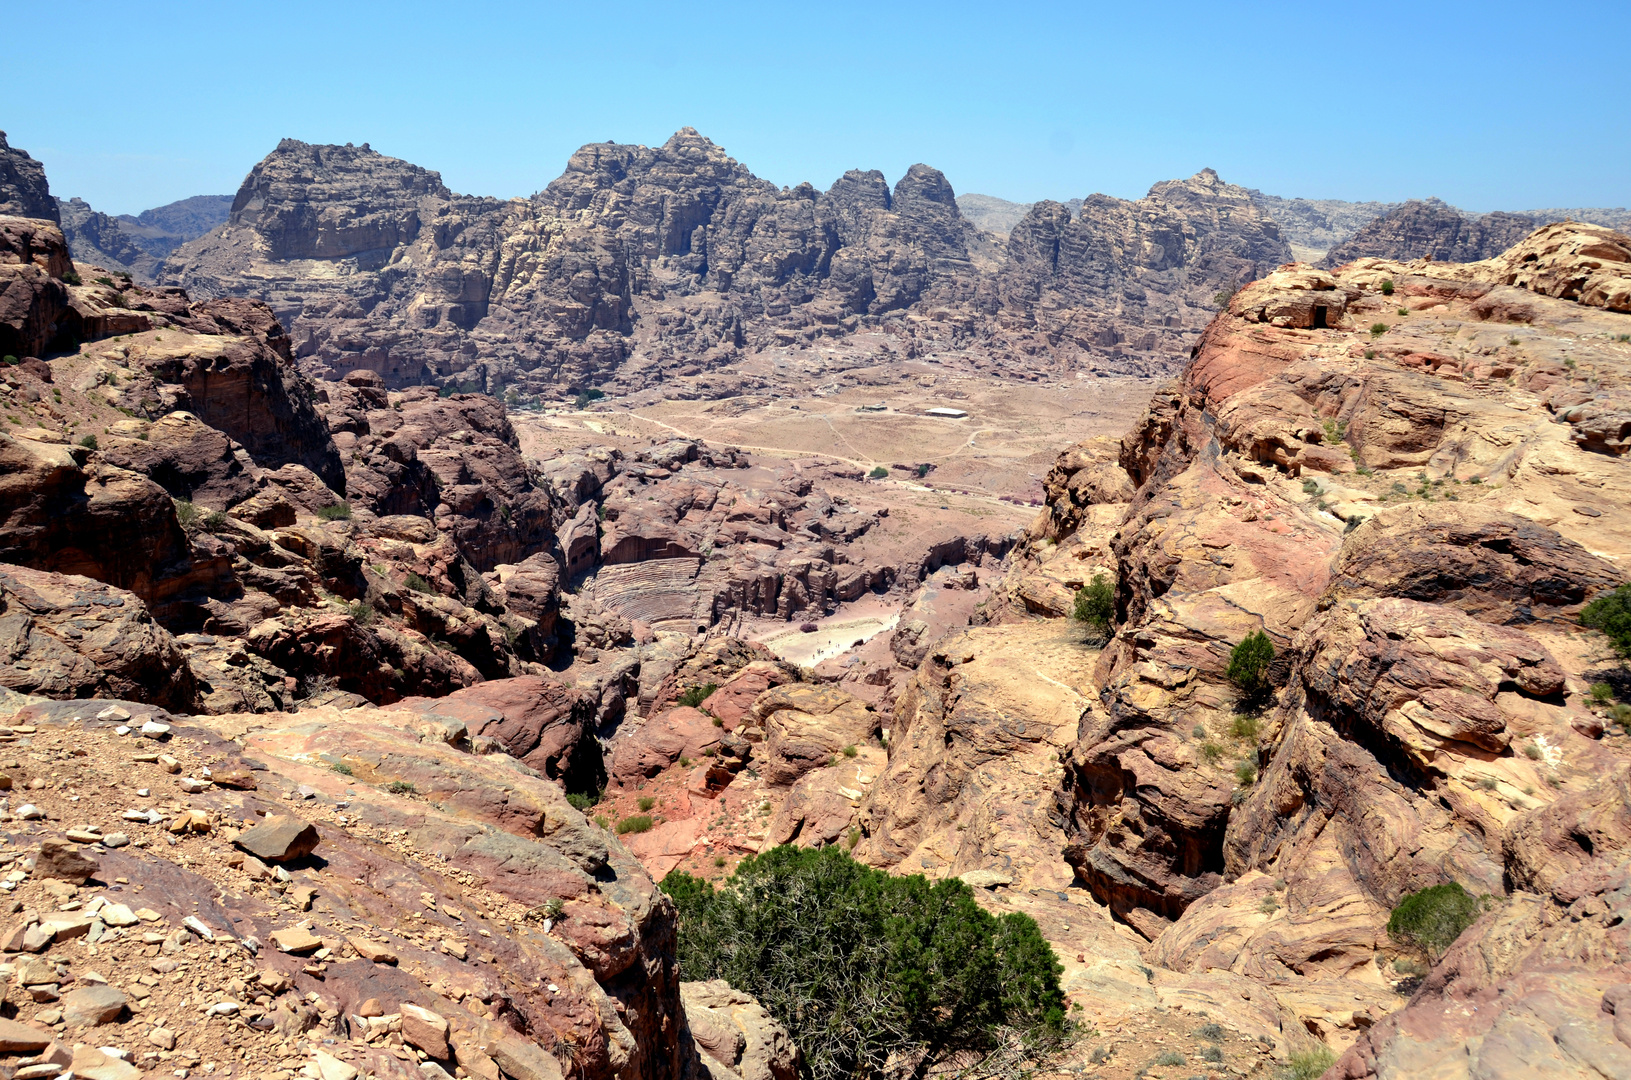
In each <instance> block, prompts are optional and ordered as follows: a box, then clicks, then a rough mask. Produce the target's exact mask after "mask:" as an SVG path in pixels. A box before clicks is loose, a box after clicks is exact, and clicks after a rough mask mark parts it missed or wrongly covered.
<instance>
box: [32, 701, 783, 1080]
mask: <svg viewBox="0 0 1631 1080" xmlns="http://www.w3.org/2000/svg"><path fill="white" fill-rule="evenodd" d="M11 713H15V715H10V714H11ZM8 721H9V723H10V724H11V725H13V727H12V728H8V731H11V730H21V731H22V732H25V733H28V734H29V735H30V736H31V743H32V745H33V746H34V747H35V749H36V750H37V751H49V752H51V753H52V754H53V762H52V766H51V767H47V766H45V765H43V764H37V763H35V762H34V761H32V760H30V763H29V765H28V766H27V767H25V768H22V769H13V770H11V774H12V776H13V777H14V778H15V781H16V783H17V784H18V785H20V786H29V787H34V788H38V789H39V790H36V791H34V792H32V793H31V797H32V798H33V800H34V802H33V805H32V807H31V809H30V811H29V812H28V813H27V814H25V815H23V819H18V818H14V817H12V815H9V814H8V815H7V816H8V819H9V820H8V821H7V823H6V824H5V832H6V836H7V839H8V841H10V843H11V845H13V846H15V847H16V848H18V849H23V850H37V851H39V852H40V853H41V857H40V858H39V859H38V860H35V859H32V858H31V859H30V860H29V862H28V865H29V867H30V871H32V872H30V871H19V872H15V873H14V874H13V888H14V890H15V891H14V893H13V897H14V898H15V899H17V900H20V901H23V903H21V904H20V905H19V909H20V910H19V913H17V914H16V916H15V918H14V920H13V923H12V925H11V927H10V928H9V930H8V934H7V937H6V939H5V943H4V944H5V947H6V949H7V950H8V952H9V953H10V960H11V962H12V963H14V964H16V965H17V966H18V967H19V969H20V972H21V974H20V978H19V987H20V989H19V990H18V991H15V992H14V994H15V995H16V996H17V997H20V999H21V1002H22V1004H21V1005H20V1006H16V1012H17V1016H16V1020H15V1021H7V1022H8V1023H14V1024H15V1026H17V1027H18V1028H20V1029H21V1030H22V1031H23V1032H25V1033H26V1032H34V1031H40V1032H41V1035H42V1037H43V1041H41V1042H40V1043H38V1044H37V1045H36V1046H34V1047H33V1049H32V1051H30V1050H28V1048H26V1047H25V1048H23V1051H22V1052H35V1053H37V1052H39V1051H40V1050H42V1049H44V1048H45V1047H46V1046H47V1044H48V1043H51V1040H52V1039H53V1038H54V1037H57V1033H58V1032H64V1036H63V1037H64V1038H66V1037H68V1034H67V1033H68V1032H72V1033H75V1034H84V1035H85V1036H86V1037H93V1038H94V1041H95V1043H96V1044H97V1045H100V1046H105V1047H116V1048H118V1049H119V1051H120V1053H122V1054H124V1055H125V1056H127V1057H128V1058H129V1059H130V1064H127V1065H126V1068H128V1069H130V1073H129V1074H125V1073H115V1072H108V1073H107V1075H136V1074H137V1070H138V1069H150V1068H157V1067H159V1066H160V1065H161V1063H162V1064H163V1065H164V1066H165V1067H177V1068H182V1067H190V1066H189V1065H187V1064H186V1063H189V1062H191V1063H201V1062H202V1060H203V1057H204V1056H206V1055H209V1056H218V1054H219V1047H220V1040H221V1039H222V1038H223V1037H224V1036H223V1034H222V1031H221V1030H218V1029H224V1028H226V1027H227V1026H228V1025H232V1027H233V1032H234V1034H233V1035H232V1039H233V1042H234V1044H235V1047H236V1052H237V1054H238V1055H240V1056H239V1058H238V1060H241V1061H253V1062H255V1063H257V1065H256V1067H263V1068H266V1069H268V1070H271V1069H275V1068H280V1067H287V1068H289V1069H292V1070H294V1071H296V1072H298V1071H299V1070H300V1069H301V1068H302V1065H303V1064H307V1065H310V1066H311V1067H312V1070H313V1071H314V1072H317V1073H318V1074H319V1075H333V1076H338V1075H347V1076H350V1075H355V1074H356V1073H358V1072H363V1071H366V1072H367V1073H369V1074H371V1075H374V1076H385V1077H398V1078H402V1080H408V1078H411V1077H420V1076H422V1075H423V1072H422V1069H423V1070H428V1069H430V1068H432V1066H421V1061H422V1060H426V1059H428V1060H429V1061H430V1062H433V1063H435V1065H434V1068H435V1069H437V1070H438V1072H440V1071H442V1070H445V1071H446V1072H447V1073H449V1074H450V1073H451V1072H452V1071H453V1070H454V1069H455V1068H457V1069H459V1070H461V1071H464V1072H466V1073H467V1074H468V1075H472V1076H483V1077H488V1078H490V1080H497V1078H498V1077H500V1076H504V1077H508V1078H509V1080H556V1078H560V1077H564V1076H572V1077H584V1078H594V1080H610V1078H611V1077H613V1076H619V1077H636V1078H641V1080H658V1078H661V1077H675V1076H679V1075H682V1074H683V1073H684V1072H685V1070H686V1069H687V1067H688V1062H690V1061H692V1060H694V1056H693V1055H694V1054H695V1052H696V1051H695V1049H694V1044H693V1041H692V1039H691V1037H690V1036H689V1035H688V1034H687V1026H688V1017H687V1013H686V1011H685V1006H684V1005H683V1004H682V1000H681V993H680V984H679V977H678V972H677V970H676V965H675V961H674V913H673V907H672V905H671V904H669V903H668V902H667V900H666V899H664V898H663V896H662V895H661V893H660V892H658V890H657V888H656V886H655V885H654V884H653V883H652V881H651V878H650V877H649V876H648V875H647V874H646V873H645V871H644V870H643V869H642V868H641V866H640V864H639V863H638V862H637V861H635V860H634V859H633V858H632V857H631V856H630V854H629V853H628V851H627V850H626V849H624V847H623V846H622V844H620V843H619V842H618V840H617V839H616V837H615V836H614V835H612V834H611V833H610V832H607V831H603V830H601V829H599V828H597V827H595V826H594V825H593V824H591V823H589V822H588V821H586V820H585V819H584V817H583V816H582V815H581V814H579V813H578V812H577V811H576V810H575V809H573V807H572V806H571V805H570V804H569V802H568V801H567V799H566V796H565V794H564V792H562V790H561V789H560V787H558V786H557V785H556V784H555V783H554V782H551V781H550V780H547V779H545V778H543V777H541V776H540V775H539V774H537V773H536V772H534V771H533V770H531V769H529V768H527V767H526V766H524V765H522V764H521V763H520V762H519V761H517V760H515V759H514V758H512V757H509V756H508V755H506V754H503V753H496V754H492V753H490V754H484V755H483V754H475V753H472V752H471V750H472V746H471V740H470V738H469V737H468V733H467V730H466V729H465V727H464V726H463V725H462V724H460V723H459V722H458V721H457V720H456V719H451V718H447V717H441V716H436V715H427V714H423V713H420V712H417V711H413V710H375V709H371V708H361V709H349V710H345V711H340V710H338V709H334V708H328V709H314V710H310V711H306V712H302V713H301V714H299V715H298V716H289V715H285V714H267V715H262V716H258V717H249V716H236V717H218V718H211V719H208V720H195V719H191V718H187V717H183V716H175V715H172V714H170V713H167V712H164V711H163V710H154V709H152V708H151V707H146V708H144V707H142V706H140V705H138V704H135V703H132V702H119V701H116V700H115V701H100V702H96V703H94V704H93V703H89V702H61V703H58V702H41V701H36V702H35V703H34V704H29V705H27V706H26V707H24V708H22V709H21V711H18V709H17V703H15V702H14V703H13V704H12V705H11V706H10V707H9V710H8ZM143 725H146V726H145V727H144V726H143ZM131 726H135V727H137V728H139V729H142V730H143V731H144V733H145V734H147V736H148V738H143V739H133V738H131V737H124V738H121V737H120V735H119V734H118V733H117V732H118V731H124V730H127V729H128V728H129V727H131ZM148 739H157V740H159V741H158V742H151V741H148ZM148 749H150V750H151V751H153V752H147V750H148ZM70 751H71V753H70ZM58 752H60V760H56V758H57V756H58ZM42 756H43V755H42ZM48 768H51V769H54V771H56V772H57V773H58V774H59V775H67V774H71V780H70V784H71V785H73V786H74V787H76V788H77V790H79V791H85V792H89V791H96V792H99V793H101V796H100V797H99V798H96V799H86V800H84V801H75V800H73V799H71V798H70V797H69V796H68V795H67V793H66V790H64V791H63V792H60V793H59V792H58V790H57V789H56V787H55V785H54V784H53V785H52V786H51V788H50V789H49V790H46V789H45V788H44V787H42V785H40V784H36V783H34V782H33V781H35V779H36V778H37V777H41V776H42V775H44V774H46V773H47V771H48ZM64 770H67V773H64ZM127 807H128V808H130V809H129V810H128V811H127V810H126V808H127ZM65 836H66V837H67V838H68V839H64V837H65ZM290 844H294V846H293V847H290V846H289V845H290ZM53 845H57V847H53ZM58 847H60V848H62V849H64V850H63V851H62V856H63V857H67V858H73V859H77V860H79V861H80V862H81V863H84V864H85V865H86V867H87V869H86V870H85V871H82V872H80V873H78V874H77V875H68V874H64V875H62V876H69V877H70V880H68V881H64V880H60V877H59V878H58V879H55V880H53V879H50V877H49V875H50V874H51V873H52V869H51V868H52V867H54V866H56V865H57V864H58V863H61V862H62V858H58V859H57V862H56V863H50V864H49V865H48V860H47V859H46V858H45V853H46V851H47V850H48V849H49V850H51V851H56V850H57V848H58ZM302 851H305V852H309V854H301V852H302ZM75 878H77V880H75ZM116 880H117V884H114V882H115V881H116ZM69 897H73V898H77V899H78V901H79V903H78V904H77V905H75V907H76V909H77V910H75V911H74V912H73V913H72V914H71V917H69V918H64V917H63V916H61V915H59V914H57V913H56V909H57V908H58V906H59V905H60V904H62V903H64V902H66V899H67V898H69ZM132 897H133V899H127V898H132ZM133 908H134V909H135V910H134V911H133V910H132V909H133ZM42 912H43V913H44V914H41V913H42ZM140 933H147V934H149V935H152V936H154V937H155V939H157V940H158V941H159V942H160V944H158V945H155V946H153V947H151V949H150V951H151V952H152V953H153V954H154V955H153V956H152V957H151V958H149V957H146V956H141V955H139V951H140V950H142V949H143V948H144V946H141V945H140V944H139V943H137V944H136V945H135V950H136V951H135V952H133V951H131V949H130V943H131V942H133V940H134V939H135V937H136V935H138V934H140ZM87 939H88V941H89V942H90V943H93V947H94V948H95V949H96V950H97V951H96V954H95V959H94V967H95V968H96V971H95V972H94V973H93V972H92V971H91V970H90V969H91V966H92V964H93V961H90V960H87V959H85V957H86V954H85V953H84V952H83V948H84V946H85V944H86V943H87ZM25 948H26V949H27V950H29V951H24V950H25ZM31 953H37V954H38V955H37V956H36V955H31ZM211 954H213V956H211ZM206 960H207V963H206V962H205V961H206ZM182 965H186V966H187V968H188V970H189V971H192V972H193V973H194V974H193V977H191V978H189V981H188V983H187V985H186V986H182V985H180V984H178V983H175V982H173V981H171V980H169V979H165V978H155V977H153V976H154V972H158V973H160V974H161V975H162V974H163V973H166V972H169V971H171V970H178V969H179V968H180V967H181V966H182ZM36 968H38V969H39V970H38V972H36V970H35V969H36ZM23 969H26V970H23ZM59 972H61V973H62V974H59ZM43 978H49V979H50V980H51V981H50V983H49V985H50V986H51V988H52V989H51V990H50V991H49V992H48V991H46V990H45V989H44V987H45V986H46V985H48V984H47V983H45V982H42V981H41V979H43ZM65 982H66V983H68V984H69V985H67V986H61V998H62V999H61V1001H60V1002H59V1001H58V1000H57V999H58V996H59V995H58V993H57V988H58V986H59V985H60V984H62V983H65ZM70 987H78V988H76V989H73V990H72V992H71V993H70V992H69V991H70ZM184 998H185V999H186V1000H187V1004H186V1005H183V1004H182V1000H183V999H184ZM14 1005H16V998H14ZM182 1015H187V1016H191V1017H193V1019H192V1020H191V1021H189V1022H188V1023H185V1024H182V1023H179V1022H172V1023H170V1024H168V1025H165V1024H161V1023H158V1022H156V1021H159V1020H160V1019H161V1018H178V1017H180V1016H182ZM64 1023H65V1024H66V1025H67V1026H68V1027H67V1029H66V1031H65V1029H64V1028H63V1027H61V1026H60V1025H61V1024H64ZM739 1023H740V1024H741V1025H742V1026H741V1028H740V1029H739V1030H742V1031H744V1037H743V1038H742V1039H741V1041H740V1043H739V1044H736V1045H735V1047H734V1048H735V1050H736V1053H735V1054H734V1055H733V1054H732V1053H731V1051H732V1048H733V1047H732V1044H730V1043H729V1041H728V1040H720V1039H713V1041H711V1042H709V1043H704V1044H703V1048H704V1050H705V1051H706V1052H707V1053H709V1054H710V1056H713V1057H714V1059H715V1061H717V1062H719V1063H720V1064H721V1065H722V1066H728V1067H730V1068H732V1069H734V1070H736V1072H735V1073H734V1074H733V1075H737V1076H742V1077H745V1076H747V1075H749V1073H750V1072H751V1071H752V1070H753V1069H755V1068H761V1067H762V1068H763V1069H765V1070H766V1075H767V1076H769V1077H774V1078H777V1080H785V1078H786V1077H787V1076H788V1075H789V1074H788V1073H787V1066H788V1065H789V1064H790V1061H791V1047H790V1046H789V1045H788V1044H787V1041H786V1037H785V1033H783V1034H781V1036H780V1037H779V1038H778V1037H777V1030H778V1029H776V1027H775V1025H774V1023H773V1022H772V1021H770V1020H769V1019H768V1017H765V1016H764V1015H763V1011H762V1010H759V1009H758V1008H757V1006H756V1005H755V1004H754V1003H753V1002H752V1001H751V999H743V998H741V996H740V995H733V994H731V992H729V990H728V989H727V988H719V987H707V988H704V990H703V994H702V998H701V999H699V1001H698V1003H697V1006H696V1013H695V1015H694V1016H693V1017H690V1018H689V1025H691V1026H694V1027H695V1028H696V1029H697V1030H698V1031H699V1032H702V1033H705V1035H706V1036H707V1037H709V1038H712V1037H714V1036H718V1035H722V1034H724V1033H725V1032H726V1030H727V1029H729V1028H733V1027H736V1026H737V1025H738V1024H739ZM53 1024H58V1025H59V1026H58V1027H57V1028H56V1029H53V1028H52V1025H53ZM30 1025H33V1026H30ZM92 1031H94V1036H91V1035H90V1032H92ZM308 1034H309V1035H311V1036H313V1038H312V1039H311V1040H310V1041H308V1040H307V1039H306V1038H304V1036H307V1035H308ZM750 1036H751V1037H762V1038H757V1039H756V1041H755V1039H751V1038H750ZM3 1052H6V1053H9V1054H11V1055H13V1056H17V1055H18V1054H19V1050H18V1048H17V1046H16V1039H15V1038H13V1039H12V1040H11V1041H10V1042H9V1043H8V1044H7V1045H6V1047H5V1050H4V1051H3ZM421 1054H422V1055H423V1057H421V1056H420V1055H421ZM109 1060H110V1061H112V1060H115V1059H114V1058H112V1057H110V1058H109ZM75 1062H76V1065H75V1071H76V1072H77V1071H79V1068H80V1063H79V1058H78V1057H76V1058H75ZM104 1068H108V1069H111V1068H112V1067H111V1066H106V1067H104ZM90 1075H97V1074H96V1073H91V1074H90ZM753 1075H755V1076H757V1075H758V1073H753Z"/></svg>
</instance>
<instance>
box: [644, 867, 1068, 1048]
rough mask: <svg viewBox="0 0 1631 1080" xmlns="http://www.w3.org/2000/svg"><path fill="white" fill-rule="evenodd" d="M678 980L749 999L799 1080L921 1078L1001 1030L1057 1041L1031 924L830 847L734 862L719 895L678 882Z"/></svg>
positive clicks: (1052, 985)
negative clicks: (777, 1032)
mask: <svg viewBox="0 0 1631 1080" xmlns="http://www.w3.org/2000/svg"><path fill="white" fill-rule="evenodd" d="M662 888H663V890H664V891H665V892H666V893H668V894H669V896H670V897H672V898H673V900H674V905H675V907H676V909H677V910H678V913H679V942H678V949H677V952H678V957H679V967H680V977H681V978H683V979H688V980H696V979H725V980H726V981H728V982H729V983H730V984H731V985H732V986H733V987H736V988H737V989H739V990H741V991H742V992H744V993H747V994H752V995H753V996H754V997H755V998H757V999H758V1000H759V1002H760V1004H762V1005H763V1006H764V1007H765V1009H767V1010H768V1011H769V1012H770V1014H771V1015H772V1016H774V1017H775V1018H776V1019H777V1020H779V1021H780V1022H781V1023H782V1024H783V1025H784V1026H785V1027H786V1028H787V1029H788V1032H789V1034H791V1035H792V1037H793V1041H794V1043H795V1044H796V1045H797V1046H798V1047H799V1049H800V1050H801V1051H802V1053H803V1057H804V1062H803V1074H804V1076H805V1077H806V1078H807V1080H852V1078H862V1077H878V1076H881V1075H883V1074H884V1072H885V1064H886V1063H893V1062H898V1061H903V1060H905V1061H911V1060H914V1059H916V1060H918V1061H919V1062H920V1064H919V1066H918V1067H919V1069H920V1071H921V1072H924V1073H927V1072H929V1071H931V1069H932V1067H933V1066H934V1065H936V1064H939V1063H942V1062H944V1061H945V1060H946V1059H948V1058H951V1057H953V1056H954V1055H958V1054H960V1053H962V1052H964V1051H968V1050H980V1049H986V1048H989V1047H992V1046H994V1045H995V1044H996V1042H997V1040H998V1039H999V1038H1000V1037H1001V1029H1003V1028H1019V1029H1024V1030H1029V1031H1036V1032H1045V1031H1051V1032H1058V1031H1060V1030H1061V1029H1062V1028H1063V1024H1064V998H1063V995H1062V994H1061V993H1060V990H1059V974H1060V971H1061V968H1060V966H1059V963H1058V961H1057V960H1056V959H1055V958H1054V955H1053V951H1052V949H1050V948H1049V947H1048V943H1047V942H1046V941H1045V940H1044V939H1043V937H1042V934H1041V932H1040V931H1039V930H1038V929H1037V925H1036V923H1035V922H1034V921H1033V920H1032V919H1031V918H1030V917H1028V916H1025V915H1021V914H1018V913H1010V914H1007V915H1003V916H1001V917H997V916H993V915H991V914H990V913H988V912H986V911H985V910H983V909H982V908H981V907H980V906H979V905H978V904H976V903H975V901H974V896H973V893H972V890H970V889H969V887H968V886H967V885H966V884H964V883H963V882H961V881H959V880H957V879H955V878H948V879H945V880H941V881H938V882H933V883H931V882H929V881H928V880H926V879H925V878H923V877H922V876H921V875H916V874H914V875H903V876H899V877H897V876H894V875H891V874H887V873H884V872H883V871H881V870H874V869H872V868H871V867H868V866H864V865H862V864H860V863H858V862H856V861H855V860H853V859H851V858H850V857H849V855H848V854H846V853H845V852H843V851H842V850H840V849H839V848H837V847H828V848H823V849H809V848H796V847H792V846H786V845H784V846H782V847H777V848H774V849H772V850H770V851H768V852H765V853H764V854H762V855H755V856H751V857H749V858H747V859H744V860H743V861H742V862H741V863H740V864H739V865H738V866H737V868H736V872H735V873H734V874H733V875H732V876H731V877H729V878H727V879H726V880H725V881H724V882H723V883H722V884H721V886H720V887H719V888H717V889H716V888H715V887H714V886H712V885H711V884H709V883H708V882H707V881H704V880H702V879H699V878H694V877H692V876H690V875H689V874H685V873H683V872H680V871H675V872H673V873H671V874H669V875H668V877H667V878H665V879H664V880H663V883H662Z"/></svg>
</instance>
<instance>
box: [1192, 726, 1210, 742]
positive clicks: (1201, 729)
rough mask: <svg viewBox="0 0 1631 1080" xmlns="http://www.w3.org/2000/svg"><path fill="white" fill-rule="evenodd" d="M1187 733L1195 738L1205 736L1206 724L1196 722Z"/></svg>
mask: <svg viewBox="0 0 1631 1080" xmlns="http://www.w3.org/2000/svg"><path fill="white" fill-rule="evenodd" d="M1189 734H1190V735H1192V736H1194V737H1195V738H1197V739H1204V738H1206V725H1205V724H1196V725H1195V726H1194V727H1193V728H1191V729H1190V732H1189Z"/></svg>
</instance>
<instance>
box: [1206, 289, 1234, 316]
mask: <svg viewBox="0 0 1631 1080" xmlns="http://www.w3.org/2000/svg"><path fill="white" fill-rule="evenodd" d="M1237 291H1239V290H1237V289H1225V290H1224V291H1222V292H1220V293H1216V294H1214V295H1213V297H1212V303H1213V304H1215V305H1217V308H1218V310H1219V311H1222V310H1223V309H1224V308H1226V307H1228V306H1229V301H1231V300H1233V299H1234V298H1235V293H1236V292H1237Z"/></svg>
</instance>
